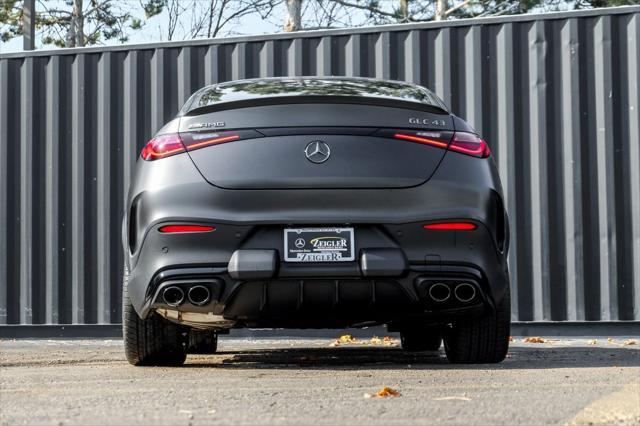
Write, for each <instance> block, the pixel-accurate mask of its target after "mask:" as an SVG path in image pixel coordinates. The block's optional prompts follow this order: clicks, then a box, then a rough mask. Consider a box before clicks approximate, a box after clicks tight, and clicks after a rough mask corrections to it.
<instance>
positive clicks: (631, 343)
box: [623, 339, 638, 346]
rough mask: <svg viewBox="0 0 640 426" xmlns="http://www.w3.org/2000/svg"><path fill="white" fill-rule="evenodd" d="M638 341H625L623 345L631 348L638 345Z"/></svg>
mask: <svg viewBox="0 0 640 426" xmlns="http://www.w3.org/2000/svg"><path fill="white" fill-rule="evenodd" d="M637 344H638V341H637V340H635V339H629V340H625V341H624V343H623V345H625V346H631V345H637Z"/></svg>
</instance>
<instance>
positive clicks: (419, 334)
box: [400, 327, 442, 352]
mask: <svg viewBox="0 0 640 426" xmlns="http://www.w3.org/2000/svg"><path fill="white" fill-rule="evenodd" d="M400 343H401V345H402V349H403V350H405V351H409V352H419V351H437V350H438V349H440V345H441V344H442V334H441V332H440V330H439V329H438V328H435V327H434V328H418V329H409V330H404V331H401V332H400Z"/></svg>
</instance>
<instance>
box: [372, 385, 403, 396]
mask: <svg viewBox="0 0 640 426" xmlns="http://www.w3.org/2000/svg"><path fill="white" fill-rule="evenodd" d="M389 396H393V397H396V396H400V392H398V391H397V390H395V389H393V388H390V387H388V386H385V387H383V388H382V389H380V390H379V391H378V392H377V393H376V397H378V398H387V397H389Z"/></svg>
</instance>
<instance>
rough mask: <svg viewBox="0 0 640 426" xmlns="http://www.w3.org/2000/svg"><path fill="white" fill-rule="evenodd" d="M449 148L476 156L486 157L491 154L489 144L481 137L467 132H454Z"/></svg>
mask: <svg viewBox="0 0 640 426" xmlns="http://www.w3.org/2000/svg"><path fill="white" fill-rule="evenodd" d="M449 149H450V150H451V151H456V152H460V153H462V154H467V155H472V156H474V157H478V158H486V157H488V156H490V155H491V150H490V149H489V145H487V143H486V142H485V141H484V140H483V139H482V138H480V137H479V136H478V135H474V134H473V133H467V132H455V133H454V134H453V139H452V140H451V144H450V145H449Z"/></svg>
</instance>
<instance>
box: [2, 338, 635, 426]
mask: <svg viewBox="0 0 640 426" xmlns="http://www.w3.org/2000/svg"><path fill="white" fill-rule="evenodd" d="M336 337H338V336H336ZM543 340H544V342H539V343H527V342H524V341H523V339H522V338H514V341H513V342H512V344H511V349H510V351H509V355H508V357H507V359H506V360H505V361H504V362H503V363H501V364H495V365H486V364H485V365H475V366H461V365H451V364H448V363H447V361H446V358H445V356H444V351H443V350H442V349H441V350H440V351H439V352H437V353H418V354H415V353H406V352H403V351H402V350H401V349H400V348H399V347H398V342H397V340H396V339H387V340H384V339H377V340H369V339H362V338H361V339H356V340H355V341H351V342H349V343H340V342H338V343H336V342H334V341H333V340H327V339H313V340H310V339H295V340H288V339H284V338H280V339H247V338H226V339H225V337H224V336H223V337H221V340H220V345H219V352H218V353H217V354H215V355H197V356H195V355H190V356H189V357H188V359H187V363H186V364H185V366H184V367H181V368H158V367H132V366H130V365H129V364H128V363H127V362H126V361H125V359H124V354H123V349H122V342H121V341H118V340H2V341H0V423H1V424H3V425H4V424H6V425H14V424H52V425H67V424H78V425H80V424H82V425H91V424H113V425H130V424H144V425H147V424H148V425H174V424H175V425H188V424H193V425H201V424H214V425H217V424H220V425H222V424H224V425H226V424H260V425H280V424H287V425H288V424H313V425H334V424H357V425H370V424H373V425H378V424H379V425H396V424H397V425H405V424H445V425H449V424H450V425H461V424H477V425H496V424H508V425H514V424H527V425H543V424H621V425H638V424H640V341H639V340H638V339H637V338H635V339H632V340H630V339H628V338H614V339H607V338H606V337H601V338H596V339H593V338H589V339H562V340H560V339H553V338H551V339H543ZM343 341H345V342H346V341H347V339H343ZM634 343H635V344H634ZM385 387H388V388H390V389H387V392H382V393H383V394H385V393H386V394H394V393H395V394H396V395H397V396H388V397H379V396H377V393H378V392H380V391H382V390H383V389H384V388H385Z"/></svg>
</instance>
